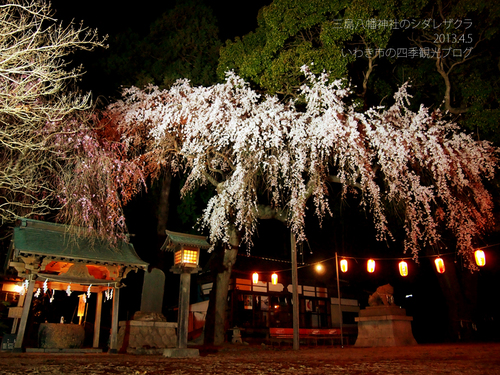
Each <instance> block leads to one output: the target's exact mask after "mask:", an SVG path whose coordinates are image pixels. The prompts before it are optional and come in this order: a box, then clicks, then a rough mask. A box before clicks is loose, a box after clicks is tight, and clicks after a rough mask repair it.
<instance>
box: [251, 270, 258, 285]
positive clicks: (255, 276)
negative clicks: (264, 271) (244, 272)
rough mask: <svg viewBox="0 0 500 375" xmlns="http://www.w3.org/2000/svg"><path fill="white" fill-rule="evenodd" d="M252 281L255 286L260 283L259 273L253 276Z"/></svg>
mask: <svg viewBox="0 0 500 375" xmlns="http://www.w3.org/2000/svg"><path fill="white" fill-rule="evenodd" d="M252 281H253V283H254V284H257V283H258V282H259V274H258V273H257V272H254V273H253V275H252Z"/></svg>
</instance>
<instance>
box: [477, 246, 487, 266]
mask: <svg viewBox="0 0 500 375" xmlns="http://www.w3.org/2000/svg"><path fill="white" fill-rule="evenodd" d="M474 258H476V264H477V265H478V266H479V267H482V266H484V265H485V264H486V257H485V256H484V251H483V250H476V251H475V252H474Z"/></svg>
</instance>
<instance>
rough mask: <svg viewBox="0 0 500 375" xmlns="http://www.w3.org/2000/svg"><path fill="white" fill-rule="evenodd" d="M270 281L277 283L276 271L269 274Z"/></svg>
mask: <svg viewBox="0 0 500 375" xmlns="http://www.w3.org/2000/svg"><path fill="white" fill-rule="evenodd" d="M271 283H272V284H273V285H276V284H278V274H277V273H276V272H275V273H273V274H272V275H271Z"/></svg>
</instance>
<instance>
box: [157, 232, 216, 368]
mask: <svg viewBox="0 0 500 375" xmlns="http://www.w3.org/2000/svg"><path fill="white" fill-rule="evenodd" d="M165 232H166V234H167V239H166V240H165V243H164V244H163V246H162V250H165V251H171V252H173V254H174V265H173V266H172V268H171V269H170V271H172V272H173V273H178V274H179V275H180V278H181V280H180V286H179V315H178V320H177V347H176V348H175V349H165V350H164V351H163V355H164V356H165V357H175V358H185V357H196V356H198V355H199V351H198V349H188V348H187V339H188V326H189V291H190V285H191V274H192V273H196V272H198V271H199V270H200V268H199V266H198V265H199V261H200V249H208V248H209V247H210V244H209V243H208V242H207V239H206V237H203V236H196V235H193V234H186V233H177V232H171V231H168V230H167V231H165Z"/></svg>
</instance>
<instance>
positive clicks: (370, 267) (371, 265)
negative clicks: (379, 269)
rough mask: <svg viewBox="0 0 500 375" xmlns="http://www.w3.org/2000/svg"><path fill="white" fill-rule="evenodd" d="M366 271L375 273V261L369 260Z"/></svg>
mask: <svg viewBox="0 0 500 375" xmlns="http://www.w3.org/2000/svg"><path fill="white" fill-rule="evenodd" d="M366 269H367V270H368V272H370V273H373V272H375V261H374V260H373V259H368V262H367V264H366Z"/></svg>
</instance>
